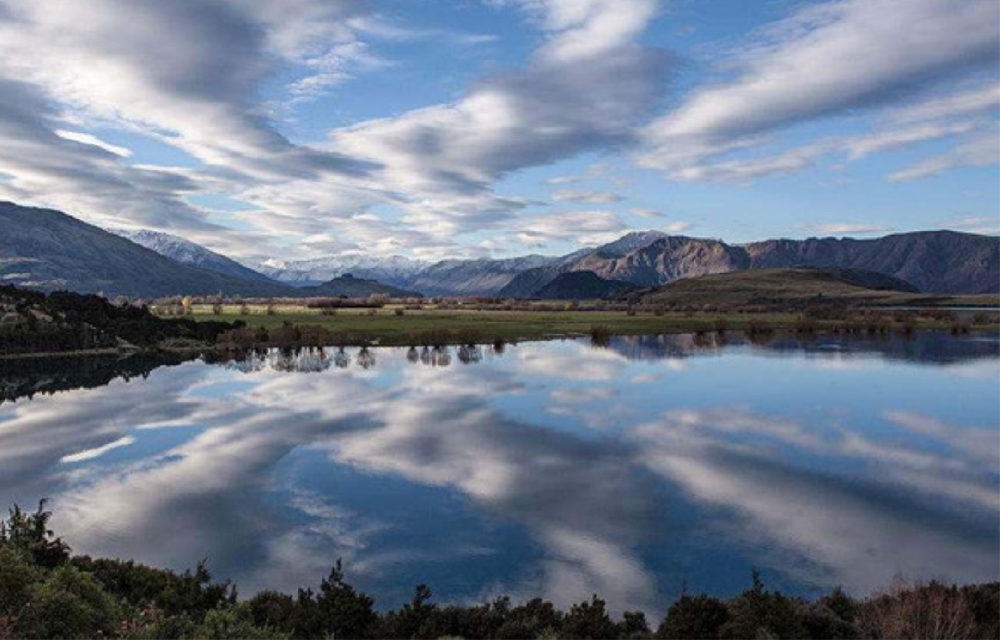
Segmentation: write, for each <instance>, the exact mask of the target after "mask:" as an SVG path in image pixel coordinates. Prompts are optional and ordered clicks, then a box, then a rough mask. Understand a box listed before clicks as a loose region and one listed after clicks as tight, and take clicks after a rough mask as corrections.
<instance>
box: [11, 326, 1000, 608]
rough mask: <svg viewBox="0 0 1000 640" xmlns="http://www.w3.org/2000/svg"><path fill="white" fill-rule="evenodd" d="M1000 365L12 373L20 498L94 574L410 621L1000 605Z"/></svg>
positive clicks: (976, 345) (339, 365)
mask: <svg viewBox="0 0 1000 640" xmlns="http://www.w3.org/2000/svg"><path fill="white" fill-rule="evenodd" d="M998 344H1000V343H998V342H997V341H996V339H993V338H981V337H978V338H977V337H972V338H969V337H962V338H957V337H952V336H948V335H942V334H921V335H918V336H915V337H912V338H905V337H895V336H894V337H889V338H881V339H876V338H872V339H858V338H854V339H847V338H837V337H818V338H816V339H814V340H810V341H798V340H792V339H787V338H781V337H775V338H773V339H771V340H769V341H766V342H764V343H761V342H758V343H757V344H754V343H750V342H747V341H744V340H742V339H740V338H738V337H737V336H735V335H733V336H730V337H728V339H727V338H726V337H720V336H718V335H715V334H705V335H701V336H693V335H682V336H644V337H634V338H617V339H613V340H612V341H611V343H610V344H609V345H608V347H607V348H604V349H596V348H592V347H590V346H589V345H588V344H587V343H586V342H585V341H561V342H549V343H526V344H522V345H518V346H508V347H507V348H506V349H505V350H502V351H497V350H495V349H494V348H492V347H488V346H479V347H462V348H454V347H452V348H440V349H432V348H416V349H378V348H373V349H347V350H337V349H326V350H299V351H272V352H266V353H251V354H245V355H244V356H241V357H239V358H226V359H221V360H220V361H218V362H213V363H206V362H204V361H202V360H193V361H189V362H180V361H179V360H175V361H169V362H162V363H158V362H156V361H150V360H141V361H140V360H132V359H125V360H117V359H111V360H103V361H99V360H91V359H88V360H87V361H86V363H83V361H81V360H76V361H75V362H76V363H77V364H76V365H72V364H68V363H70V362H71V361H69V360H64V361H59V362H50V363H49V364H47V365H46V364H44V363H40V364H35V363H33V364H31V365H25V366H20V365H19V364H18V363H7V365H6V368H5V369H4V370H3V378H2V380H3V387H2V388H3V398H4V399H5V400H16V401H14V402H7V403H5V404H3V405H2V406H0V499H2V500H3V501H4V502H5V503H11V502H13V501H19V502H21V503H29V502H31V501H33V500H36V499H37V498H39V497H42V496H51V497H52V498H53V501H54V508H55V512H56V519H55V523H54V524H55V527H56V529H57V530H59V531H60V532H61V533H63V534H65V536H66V538H67V539H68V540H69V542H70V543H71V544H72V545H73V546H74V548H75V549H76V550H77V551H78V552H82V553H91V554H97V555H107V556H120V557H132V558H136V559H138V560H142V561H145V562H149V563H153V564H157V565H162V566H170V567H175V568H183V567H187V566H191V565H193V564H194V563H195V562H197V561H198V560H199V559H201V558H203V557H205V556H207V557H208V558H209V563H210V566H211V567H212V568H213V569H214V570H215V572H216V575H218V576H219V577H223V578H233V579H234V580H236V581H237V583H238V584H239V585H240V587H241V592H242V593H244V594H249V593H251V592H253V591H256V590H259V589H264V588H273V589H283V590H293V589H294V588H296V587H299V586H305V585H307V584H312V583H315V582H316V581H318V579H319V577H321V576H322V575H323V574H325V572H326V569H327V568H328V567H329V565H330V564H332V562H333V561H334V560H336V558H338V557H342V558H344V561H345V566H346V567H347V570H348V574H349V577H350V578H351V579H352V582H354V583H355V584H357V585H358V586H359V587H361V588H363V589H364V590H366V591H368V592H370V593H372V594H374V595H376V596H377V597H378V598H379V601H380V603H384V604H385V605H392V604H398V603H400V602H402V601H404V600H406V599H408V597H409V595H410V593H411V589H412V586H413V585H414V584H415V583H417V582H428V583H429V584H431V585H432V586H433V587H434V588H435V591H436V592H437V593H438V594H439V596H440V598H441V599H443V600H468V599H473V600H475V599H480V598H482V597H486V596H489V595H491V594H494V593H498V592H505V593H511V594H513V595H515V596H531V595H543V596H546V597H549V598H551V599H553V600H555V601H556V602H557V603H560V604H566V603H569V602H573V601H579V600H581V599H583V598H586V597H589V595H590V594H591V593H595V592H596V593H598V594H600V595H602V597H604V598H606V599H608V601H609V602H610V603H611V604H612V605H613V606H614V607H615V608H616V609H622V608H625V607H633V608H642V609H646V610H649V611H651V612H656V613H657V614H658V615H662V608H663V607H664V605H665V604H666V603H667V602H669V601H670V599H671V598H672V597H675V596H676V594H677V592H678V590H679V589H680V587H681V585H682V584H686V585H687V587H688V589H690V590H692V591H702V590H704V591H709V592H713V593H718V594H720V595H728V594H732V593H734V592H736V591H738V590H741V589H742V588H744V587H745V586H746V583H747V581H748V576H749V574H750V569H751V567H760V568H762V569H763V570H764V573H765V577H766V578H767V579H768V581H769V582H770V583H771V584H772V585H774V586H776V587H781V588H783V589H787V590H789V591H793V592H797V593H803V594H809V593H813V592H815V591H817V590H819V589H822V588H827V587H830V586H833V585H837V584H842V585H844V586H845V587H847V588H849V589H853V590H859V591H867V590H869V589H872V588H874V587H878V586H883V585H885V584H887V583H888V582H889V581H890V580H891V579H892V578H893V576H894V575H896V574H898V573H902V574H904V575H906V576H909V577H913V578H931V577H938V578H945V579H949V580H956V581H960V582H968V581H982V580H996V579H998V578H1000V571H998V568H997V567H998V561H1000V552H998V542H1000V529H998V524H997V523H998V515H1000V428H998V424H1000V415H998V400H1000V387H998V385H997V382H998V379H1000V370H998V365H1000V352H998ZM39 362H40V361H39ZM21 364H23V363H21ZM160 364H163V365H171V366H160ZM466 365H469V366H466ZM47 367H48V368H47ZM38 394H40V395H38ZM29 397H30V399H29Z"/></svg>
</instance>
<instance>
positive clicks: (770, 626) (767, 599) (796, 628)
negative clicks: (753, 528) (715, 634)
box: [719, 570, 808, 638]
mask: <svg viewBox="0 0 1000 640" xmlns="http://www.w3.org/2000/svg"><path fill="white" fill-rule="evenodd" d="M727 608H728V610H729V619H728V620H727V621H726V623H725V624H723V625H722V627H721V628H720V629H719V636H720V637H722V638H806V637H808V631H807V630H806V627H805V623H804V619H803V616H802V607H801V603H800V602H799V601H797V600H793V599H792V598H789V597H787V596H785V595H782V594H781V593H779V592H776V591H775V592H771V591H768V590H767V589H765V588H764V584H763V582H762V581H761V579H760V573H759V572H758V571H756V570H755V571H754V572H753V587H752V588H750V589H747V590H746V591H744V592H743V593H741V594H740V595H738V596H736V597H735V598H733V599H732V601H730V602H729V605H728V607H727Z"/></svg>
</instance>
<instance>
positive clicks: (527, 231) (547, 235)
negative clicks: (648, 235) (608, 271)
mask: <svg viewBox="0 0 1000 640" xmlns="http://www.w3.org/2000/svg"><path fill="white" fill-rule="evenodd" d="M516 225H517V231H516V232H515V234H516V237H517V238H518V239H519V240H520V241H521V242H522V243H524V244H528V245H536V246H538V245H544V244H546V243H548V242H552V241H563V242H575V243H577V244H581V245H597V244H604V243H607V242H611V241H613V240H616V239H617V238H618V237H619V236H621V235H622V233H624V232H625V231H626V230H627V229H628V227H627V225H626V224H625V223H624V222H623V221H622V220H621V218H619V217H618V214H616V213H614V212H613V211H565V212H562V213H555V214H552V215H547V216H531V217H528V216H524V217H521V218H518V221H517V223H516Z"/></svg>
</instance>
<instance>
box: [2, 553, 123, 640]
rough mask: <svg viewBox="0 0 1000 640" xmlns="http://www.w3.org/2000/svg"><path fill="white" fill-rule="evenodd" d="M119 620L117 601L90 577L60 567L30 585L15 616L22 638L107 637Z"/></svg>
mask: <svg viewBox="0 0 1000 640" xmlns="http://www.w3.org/2000/svg"><path fill="white" fill-rule="evenodd" d="M123 617H124V615H123V609H122V607H121V606H120V604H119V602H118V601H117V599H116V598H114V597H113V596H111V595H110V594H108V593H106V592H105V591H104V589H103V588H102V587H101V585H100V584H99V583H98V582H97V581H96V580H94V578H93V576H91V575H89V574H86V573H83V572H82V571H80V570H79V569H76V568H75V567H72V566H70V565H63V566H61V567H58V568H57V569H54V570H52V572H51V573H50V574H49V576H48V577H47V578H46V579H45V580H44V581H43V582H40V583H37V584H35V585H33V586H32V588H31V591H30V601H29V602H28V604H27V605H25V606H24V607H22V609H21V611H20V614H19V615H18V622H17V630H18V633H19V634H21V635H23V636H24V637H26V638H91V637H94V636H95V635H102V636H110V635H113V634H114V633H115V631H116V630H117V629H118V626H119V624H120V623H121V621H122V619H123Z"/></svg>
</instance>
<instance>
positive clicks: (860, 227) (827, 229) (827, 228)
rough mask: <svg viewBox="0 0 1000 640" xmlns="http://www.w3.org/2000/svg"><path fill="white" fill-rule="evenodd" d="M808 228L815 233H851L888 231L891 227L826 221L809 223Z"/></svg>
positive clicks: (861, 233)
mask: <svg viewBox="0 0 1000 640" xmlns="http://www.w3.org/2000/svg"><path fill="white" fill-rule="evenodd" d="M809 228H810V229H812V230H814V231H815V232H816V233H821V234H825V235H852V234H860V235H864V234H870V233H888V232H889V231H892V227H887V226H883V225H876V224H858V223H851V222H828V223H823V224H815V225H809Z"/></svg>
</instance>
